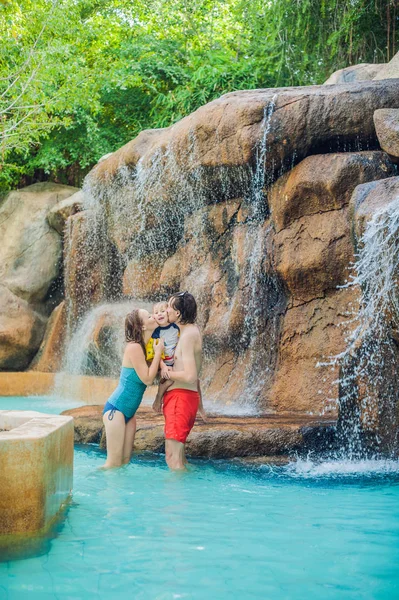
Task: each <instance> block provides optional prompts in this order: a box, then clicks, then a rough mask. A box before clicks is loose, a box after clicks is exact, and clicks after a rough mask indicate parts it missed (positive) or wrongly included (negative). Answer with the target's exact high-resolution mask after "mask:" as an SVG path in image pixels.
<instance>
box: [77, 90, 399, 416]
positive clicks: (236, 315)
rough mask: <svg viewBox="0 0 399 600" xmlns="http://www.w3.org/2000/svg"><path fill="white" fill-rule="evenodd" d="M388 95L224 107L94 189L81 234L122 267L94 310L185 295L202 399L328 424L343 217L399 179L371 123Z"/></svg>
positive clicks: (338, 347)
mask: <svg viewBox="0 0 399 600" xmlns="http://www.w3.org/2000/svg"><path fill="white" fill-rule="evenodd" d="M398 92H399V81H397V80H390V81H379V82H374V81H371V82H365V83H355V84H349V85H337V86H326V87H323V86H314V87H311V88H291V89H290V88H283V89H278V90H255V91H251V92H236V93H233V94H227V95H226V96H223V97H222V98H220V99H219V100H216V101H214V102H212V103H210V104H208V105H206V106H205V107H202V108H201V109H199V110H198V111H196V113H194V114H193V115H190V116H189V117H187V118H186V119H183V120H182V121H180V122H179V123H177V124H176V125H174V126H173V127H171V128H169V129H166V130H160V131H154V130H153V131H148V132H142V133H141V134H140V135H139V136H138V138H136V140H133V141H132V142H130V143H129V144H127V145H126V146H124V147H123V148H121V150H119V151H118V152H116V153H114V154H113V155H111V156H110V157H108V158H106V159H105V160H103V161H101V162H100V163H99V165H98V166H97V167H96V168H95V169H94V170H93V171H92V172H91V173H90V175H89V176H88V178H87V180H86V185H85V195H86V197H87V198H88V202H87V207H88V208H89V209H90V211H92V212H91V213H90V214H92V215H93V217H92V218H93V219H95V221H94V220H92V221H91V220H90V216H89V212H88V211H86V212H87V219H88V221H87V222H88V223H89V224H90V223H94V222H95V223H97V225H96V226H98V223H101V227H102V231H103V236H104V240H103V242H102V243H103V247H105V246H104V244H111V245H112V248H113V249H114V252H115V253H116V254H117V256H118V261H117V262H118V264H119V266H120V267H121V268H120V271H119V272H118V270H117V269H114V270H113V273H114V279H113V280H112V278H111V280H110V279H108V283H107V284H106V285H105V286H104V288H105V289H104V291H103V292H102V297H103V298H108V297H109V295H110V293H112V289H115V288H119V286H120V287H121V289H122V292H121V296H122V297H125V298H129V297H130V298H132V305H133V303H134V299H141V300H147V301H148V300H149V301H151V300H156V299H159V298H166V297H167V296H168V294H170V293H171V292H174V291H176V290H178V289H189V290H190V291H191V292H192V293H193V294H194V295H195V296H196V297H197V299H198V302H199V314H200V325H201V327H202V329H203V332H204V348H205V357H206V360H205V367H204V373H203V380H204V388H205V391H206V394H207V398H208V399H214V400H219V401H221V402H223V403H229V402H234V403H235V404H237V403H238V404H242V405H243V406H245V407H247V408H251V407H253V408H255V407H256V408H257V409H259V408H261V409H262V410H266V411H267V410H270V411H277V412H284V411H301V412H304V411H305V412H314V413H320V412H324V411H326V410H331V411H332V412H333V413H336V411H337V401H338V383H337V380H338V376H339V365H338V364H334V365H332V364H331V358H332V357H334V356H336V355H338V354H340V353H342V352H343V351H344V350H345V347H346V341H345V336H346V335H347V330H346V328H345V327H344V326H343V325H344V324H345V322H348V327H350V321H351V319H352V317H353V313H354V312H356V310H357V305H358V302H359V293H358V290H356V289H355V288H352V287H349V288H345V287H344V288H342V287H340V286H344V284H345V282H346V280H347V278H348V276H349V274H350V265H351V263H352V262H353V260H354V249H353V244H352V239H351V230H352V225H351V218H352V215H351V214H350V213H349V211H348V205H349V201H350V197H351V195H352V193H353V191H354V189H355V187H356V186H357V185H359V184H364V183H367V182H371V181H374V180H381V179H384V178H387V177H392V176H394V175H395V174H396V167H395V165H394V164H393V162H392V161H391V160H390V158H389V157H388V156H387V155H386V154H385V153H383V152H381V151H380V150H379V141H378V138H377V136H376V132H375V128H374V121H373V115H374V112H375V111H376V110H378V109H392V108H398V107H399V94H398ZM89 228H90V225H89ZM80 251H81V252H82V253H83V254H85V256H86V260H87V257H88V256H90V251H89V248H87V251H86V250H84V249H82V247H81V250H80ZM94 258H95V259H96V260H97V262H98V260H99V258H98V253H96V254H95V256H94ZM107 264H108V265H109V261H107V260H103V261H102V262H101V260H100V262H99V263H98V272H97V276H99V273H100V272H101V270H102V269H104V267H106V265H107ZM90 277H92V272H91V275H90ZM78 287H79V286H78Z"/></svg>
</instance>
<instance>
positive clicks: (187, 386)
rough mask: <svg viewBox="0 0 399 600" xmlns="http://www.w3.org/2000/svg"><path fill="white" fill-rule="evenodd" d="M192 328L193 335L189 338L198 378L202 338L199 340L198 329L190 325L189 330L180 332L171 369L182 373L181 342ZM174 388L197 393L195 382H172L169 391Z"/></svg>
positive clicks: (200, 364)
mask: <svg viewBox="0 0 399 600" xmlns="http://www.w3.org/2000/svg"><path fill="white" fill-rule="evenodd" d="M192 328H195V335H193V336H190V337H191V339H190V343H192V344H193V346H194V348H193V349H194V358H195V363H196V365H197V375H198V377H199V374H200V371H201V366H202V338H201V334H200V331H199V329H198V327H197V326H196V325H191V326H190V328H188V329H184V330H183V331H181V333H180V338H179V342H178V344H177V346H176V350H175V364H174V367H173V370H174V371H184V357H183V355H182V344H181V342H182V340H184V339H185V336H186V335H187V334H188V333H189V332H190V330H191V332H192V331H193V329H192ZM176 388H181V389H184V390H193V391H197V382H195V383H186V382H184V381H174V382H173V384H172V385H171V386H170V388H169V390H174V389H176Z"/></svg>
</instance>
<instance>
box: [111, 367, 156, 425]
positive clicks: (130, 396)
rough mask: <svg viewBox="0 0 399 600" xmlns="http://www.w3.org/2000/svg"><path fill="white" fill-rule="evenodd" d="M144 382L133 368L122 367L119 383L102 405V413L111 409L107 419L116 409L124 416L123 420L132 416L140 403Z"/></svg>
mask: <svg viewBox="0 0 399 600" xmlns="http://www.w3.org/2000/svg"><path fill="white" fill-rule="evenodd" d="M146 387H147V386H146V384H145V383H143V382H142V381H141V379H140V378H139V376H138V375H137V373H136V371H135V369H133V368H129V367H122V369H121V376H120V379H119V385H118V387H117V388H116V390H115V391H114V393H113V394H112V395H111V396H110V397H109V398H108V402H107V403H106V405H105V406H104V410H103V414H104V413H106V412H108V411H111V412H110V414H109V415H108V419H109V420H110V421H111V420H112V419H113V418H114V414H115V411H116V410H119V411H120V412H121V413H123V415H124V416H125V422H126V423H127V422H128V421H129V419H131V418H132V417H134V415H135V413H136V410H137V409H138V407H139V406H140V404H141V401H142V399H143V394H144V392H145V390H146Z"/></svg>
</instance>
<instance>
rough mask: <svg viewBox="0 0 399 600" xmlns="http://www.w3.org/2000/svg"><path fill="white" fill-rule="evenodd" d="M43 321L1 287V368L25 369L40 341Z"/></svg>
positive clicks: (21, 300)
mask: <svg viewBox="0 0 399 600" xmlns="http://www.w3.org/2000/svg"><path fill="white" fill-rule="evenodd" d="M45 327H46V319H45V318H44V317H43V316H41V315H39V314H38V313H36V312H35V311H34V310H33V309H32V308H31V307H30V306H29V304H28V303H27V302H26V301H25V300H23V299H22V298H18V296H15V294H13V293H12V292H11V291H10V290H9V289H7V288H6V287H5V286H4V285H2V284H0V369H2V370H10V371H18V370H19V371H21V370H23V369H26V367H27V366H28V365H29V363H30V361H31V360H32V358H33V356H34V354H35V353H36V352H37V350H38V348H39V346H40V342H41V341H42V338H43V334H44V330H45Z"/></svg>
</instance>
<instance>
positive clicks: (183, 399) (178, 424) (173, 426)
mask: <svg viewBox="0 0 399 600" xmlns="http://www.w3.org/2000/svg"><path fill="white" fill-rule="evenodd" d="M199 399H200V398H199V393H198V392H194V391H192V390H183V389H181V388H176V389H174V390H170V391H169V392H166V393H165V395H164V397H163V414H164V417H165V439H166V440H176V441H177V442H181V443H182V444H184V443H185V441H186V439H187V436H188V434H189V433H190V431H191V430H192V428H193V426H194V421H195V416H196V414H197V410H198V406H199Z"/></svg>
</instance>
